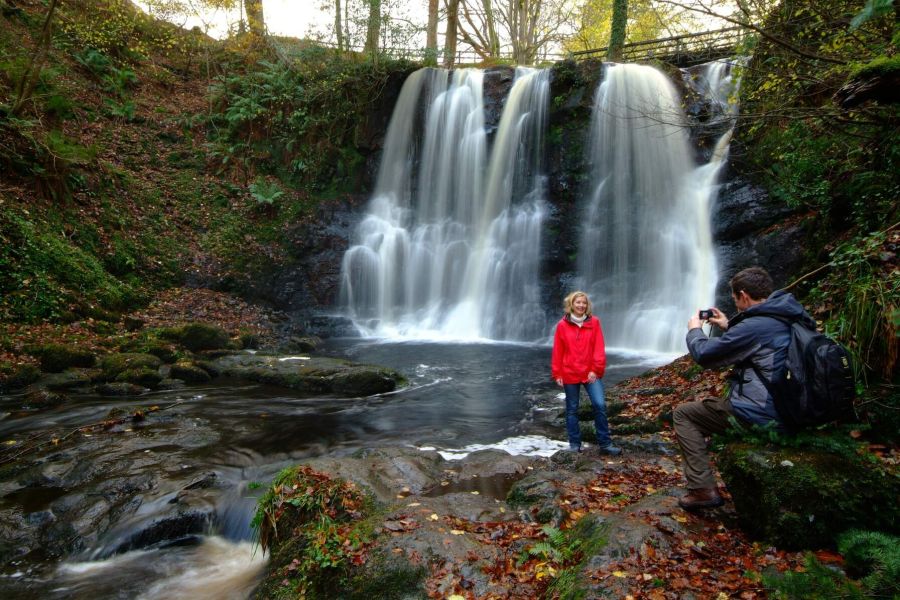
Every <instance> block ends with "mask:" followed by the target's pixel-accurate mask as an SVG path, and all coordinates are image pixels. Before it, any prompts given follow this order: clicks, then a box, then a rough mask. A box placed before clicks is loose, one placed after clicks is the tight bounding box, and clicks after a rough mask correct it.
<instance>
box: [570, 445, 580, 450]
mask: <svg viewBox="0 0 900 600" xmlns="http://www.w3.org/2000/svg"><path fill="white" fill-rule="evenodd" d="M569 452H581V446H576V445H575V444H569Z"/></svg>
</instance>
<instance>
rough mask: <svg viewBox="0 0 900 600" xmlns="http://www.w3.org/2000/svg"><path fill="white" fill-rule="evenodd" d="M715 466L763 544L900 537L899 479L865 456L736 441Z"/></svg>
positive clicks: (825, 543)
mask: <svg viewBox="0 0 900 600" xmlns="http://www.w3.org/2000/svg"><path fill="white" fill-rule="evenodd" d="M716 463H717V464H718V467H719V470H720V472H721V473H722V478H723V479H724V480H725V483H726V485H727V486H728V490H729V491H730V492H731V495H732V497H733V498H734V505H735V508H736V509H737V513H738V519H739V521H740V523H741V526H742V527H743V528H744V529H745V530H746V531H747V532H748V533H749V534H750V535H751V536H753V537H755V538H757V539H761V540H765V541H767V542H770V543H773V544H775V545H777V546H779V547H782V548H785V549H795V548H821V547H827V546H833V544H834V540H835V539H836V537H837V536H838V535H839V534H841V533H842V532H844V531H847V530H849V529H866V530H875V531H885V532H889V533H900V503H898V498H900V476H898V475H897V474H896V473H890V472H887V471H884V470H882V469H880V468H879V467H878V466H877V465H875V464H873V463H871V462H867V461H865V460H864V459H863V458H861V457H855V456H854V457H848V456H841V455H836V454H831V453H826V452H821V451H812V450H796V449H785V448H780V449H768V448H759V447H754V446H751V445H748V444H730V445H728V446H726V448H725V449H724V450H723V451H722V452H721V453H720V454H719V456H718V457H717V460H716Z"/></svg>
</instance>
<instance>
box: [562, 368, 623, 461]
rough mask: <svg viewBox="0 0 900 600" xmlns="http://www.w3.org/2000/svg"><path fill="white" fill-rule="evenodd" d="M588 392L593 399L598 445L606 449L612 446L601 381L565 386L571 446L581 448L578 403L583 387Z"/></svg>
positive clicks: (592, 406) (567, 430) (567, 426)
mask: <svg viewBox="0 0 900 600" xmlns="http://www.w3.org/2000/svg"><path fill="white" fill-rule="evenodd" d="M582 385H583V386H584V388H585V389H586V390H587V393H588V397H589V398H590V399H591V408H592V409H593V410H594V428H595V429H596V431H597V444H599V445H600V447H601V448H606V447H607V446H609V445H611V444H612V440H611V439H610V437H609V423H608V422H607V420H606V396H605V395H604V393H603V382H602V381H600V380H599V379H597V380H595V381H594V383H567V384H565V385H563V389H564V390H565V392H566V432H567V433H568V434H569V446H570V447H572V448H581V428H580V427H579V425H578V402H579V399H580V396H581V386H582Z"/></svg>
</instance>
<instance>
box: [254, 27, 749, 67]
mask: <svg viewBox="0 0 900 600" xmlns="http://www.w3.org/2000/svg"><path fill="white" fill-rule="evenodd" d="M748 35H749V30H747V29H746V28H744V27H726V28H724V29H714V30H710V31H701V32H699V33H685V34H683V35H675V36H671V37H666V38H659V39H655V40H646V41H643V42H631V43H629V44H625V45H624V46H622V58H621V59H620V62H633V63H642V62H650V61H662V62H666V63H669V64H674V65H677V66H679V67H688V66H691V65H696V64H700V63H704V62H709V61H713V60H717V59H721V58H727V57H730V56H734V55H735V54H736V53H737V51H738V49H739V48H740V47H741V45H742V44H743V43H744V42H745V40H746V39H747V37H748ZM269 42H270V44H271V45H272V46H273V47H274V48H275V50H276V51H277V52H278V54H279V55H280V56H281V57H282V58H283V59H290V58H294V57H296V56H297V55H298V54H299V52H300V51H301V50H302V49H304V48H309V47H310V46H316V47H319V48H326V49H327V48H330V49H332V50H333V51H335V52H339V50H338V49H337V48H336V47H335V46H334V45H333V44H330V43H328V42H321V41H320V42H309V41H306V40H294V39H290V38H276V37H272V38H269ZM340 52H350V53H354V54H364V51H363V49H362V48H354V47H351V48H347V49H344V50H341V51H340ZM608 53H609V47H608V46H605V47H603V48H592V49H589V50H579V51H576V52H566V53H560V52H541V53H540V54H539V55H538V57H537V62H538V63H549V62H559V61H562V60H586V59H595V60H598V59H599V60H605V59H606V55H607V54H608ZM378 54H379V55H380V56H388V57H390V58H393V59H402V60H410V61H414V62H425V60H426V58H428V57H429V54H430V57H431V58H432V59H434V54H433V51H432V53H429V52H428V51H426V50H425V49H424V48H380V49H379V52H378ZM443 59H444V53H443V51H441V52H440V53H439V54H438V60H439V61H443ZM497 60H499V61H503V62H511V61H512V55H511V54H509V53H503V52H501V55H500V56H499V57H498V58H497ZM483 61H484V58H483V57H482V56H480V55H478V54H477V53H476V52H475V51H474V50H472V49H471V48H462V49H459V50H457V51H456V54H455V55H454V64H455V65H457V66H462V65H472V64H479V63H482V62H483Z"/></svg>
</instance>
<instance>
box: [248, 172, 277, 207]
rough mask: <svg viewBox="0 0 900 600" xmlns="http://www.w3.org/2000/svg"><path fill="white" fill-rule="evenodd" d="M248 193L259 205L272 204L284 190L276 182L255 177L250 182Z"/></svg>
mask: <svg viewBox="0 0 900 600" xmlns="http://www.w3.org/2000/svg"><path fill="white" fill-rule="evenodd" d="M250 195H251V196H253V198H254V199H255V200H256V202H257V203H258V204H259V205H260V206H272V205H273V204H275V201H276V200H278V198H280V197H281V196H284V191H282V190H281V188H279V186H278V184H277V183H274V182H270V181H266V180H265V179H262V178H257V179H256V181H254V182H253V183H251V184H250Z"/></svg>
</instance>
